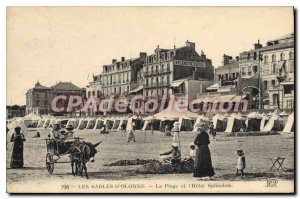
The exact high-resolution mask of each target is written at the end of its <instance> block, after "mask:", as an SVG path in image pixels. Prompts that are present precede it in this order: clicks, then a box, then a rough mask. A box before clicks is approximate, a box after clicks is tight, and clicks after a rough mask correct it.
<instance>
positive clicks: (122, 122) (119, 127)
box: [117, 117, 128, 131]
mask: <svg viewBox="0 0 300 199" xmlns="http://www.w3.org/2000/svg"><path fill="white" fill-rule="evenodd" d="M127 122H128V118H126V117H125V118H122V119H121V121H120V124H119V126H118V129H117V131H120V130H121V128H122V125H123V124H125V125H126V127H127ZM126 127H125V128H126Z"/></svg>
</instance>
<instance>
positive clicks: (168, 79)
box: [167, 76, 170, 84]
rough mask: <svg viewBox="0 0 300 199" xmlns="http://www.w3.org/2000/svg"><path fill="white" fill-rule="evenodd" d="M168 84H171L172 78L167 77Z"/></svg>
mask: <svg viewBox="0 0 300 199" xmlns="http://www.w3.org/2000/svg"><path fill="white" fill-rule="evenodd" d="M167 84H170V76H167Z"/></svg>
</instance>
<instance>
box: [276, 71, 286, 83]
mask: <svg viewBox="0 0 300 199" xmlns="http://www.w3.org/2000/svg"><path fill="white" fill-rule="evenodd" d="M276 78H277V80H278V82H283V81H285V79H286V74H285V73H281V74H277V75H276Z"/></svg>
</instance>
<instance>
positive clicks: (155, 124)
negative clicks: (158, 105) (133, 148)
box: [127, 115, 161, 131]
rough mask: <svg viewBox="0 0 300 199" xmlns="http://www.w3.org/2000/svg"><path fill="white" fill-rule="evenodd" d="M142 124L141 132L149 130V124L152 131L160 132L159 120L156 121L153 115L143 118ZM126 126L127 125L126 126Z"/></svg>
mask: <svg viewBox="0 0 300 199" xmlns="http://www.w3.org/2000/svg"><path fill="white" fill-rule="evenodd" d="M143 120H144V124H143V127H142V130H143V131H144V130H151V124H152V125H153V130H155V131H157V130H160V121H161V120H160V119H157V118H156V117H155V116H154V115H153V116H148V117H145V118H144V119H143ZM127 126H128V125H127Z"/></svg>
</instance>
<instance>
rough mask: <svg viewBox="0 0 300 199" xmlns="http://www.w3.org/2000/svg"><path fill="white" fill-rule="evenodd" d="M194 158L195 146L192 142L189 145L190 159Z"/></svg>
mask: <svg viewBox="0 0 300 199" xmlns="http://www.w3.org/2000/svg"><path fill="white" fill-rule="evenodd" d="M195 157H196V145H195V144H194V142H192V143H191V144H190V157H189V158H190V159H193V160H195Z"/></svg>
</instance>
